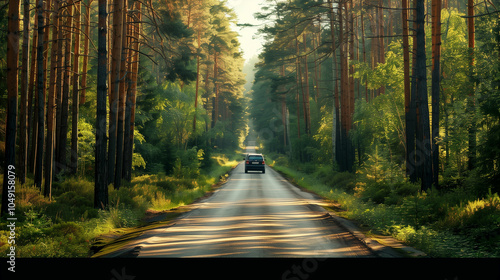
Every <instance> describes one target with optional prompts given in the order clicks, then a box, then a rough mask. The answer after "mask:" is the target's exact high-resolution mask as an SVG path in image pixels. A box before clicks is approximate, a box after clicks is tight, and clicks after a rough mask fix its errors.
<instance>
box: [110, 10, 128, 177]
mask: <svg viewBox="0 0 500 280" xmlns="http://www.w3.org/2000/svg"><path fill="white" fill-rule="evenodd" d="M123 4H124V3H123V1H115V4H114V10H113V30H114V34H113V50H112V54H111V59H112V61H111V91H110V94H109V107H110V109H109V110H110V112H109V146H108V170H107V171H108V182H109V183H112V182H114V176H115V164H116V142H117V126H118V102H119V99H118V94H119V88H120V66H121V65H120V64H121V53H122V36H123Z"/></svg>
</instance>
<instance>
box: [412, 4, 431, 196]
mask: <svg viewBox="0 0 500 280" xmlns="http://www.w3.org/2000/svg"><path fill="white" fill-rule="evenodd" d="M416 5H417V9H416V13H417V18H416V24H417V29H416V41H417V52H416V61H415V82H416V94H417V142H416V143H417V145H416V147H417V155H418V156H419V157H420V162H421V166H422V169H421V173H420V179H421V182H422V187H421V188H422V190H423V191H425V190H427V189H429V188H430V187H431V185H432V160H431V139H430V123H429V106H428V98H427V72H426V57H425V56H426V55H425V30H424V24H425V20H424V19H425V9H424V8H425V7H424V0H417V3H416ZM417 164H418V163H417Z"/></svg>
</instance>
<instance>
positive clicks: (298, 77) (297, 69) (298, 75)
mask: <svg viewBox="0 0 500 280" xmlns="http://www.w3.org/2000/svg"><path fill="white" fill-rule="evenodd" d="M294 32H295V33H294V34H295V48H296V49H297V56H296V58H295V72H296V88H297V94H296V95H297V97H296V99H297V136H298V138H299V139H300V95H299V90H300V91H302V87H301V86H300V84H301V81H302V77H301V76H302V75H301V74H302V73H301V70H300V59H299V38H298V37H297V27H294Z"/></svg>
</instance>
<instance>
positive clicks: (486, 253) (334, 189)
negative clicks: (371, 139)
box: [267, 155, 500, 258]
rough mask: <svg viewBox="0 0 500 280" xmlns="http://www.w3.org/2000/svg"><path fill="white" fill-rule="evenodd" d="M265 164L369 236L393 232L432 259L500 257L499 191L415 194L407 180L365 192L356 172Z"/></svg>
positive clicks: (274, 161) (280, 161) (271, 159)
mask: <svg viewBox="0 0 500 280" xmlns="http://www.w3.org/2000/svg"><path fill="white" fill-rule="evenodd" d="M267 162H268V164H269V165H271V166H273V168H274V169H275V170H277V171H279V172H280V173H282V174H283V175H284V176H285V177H287V179H288V180H290V181H291V182H293V183H294V184H296V185H298V186H299V187H302V188H304V189H307V190H309V191H312V192H314V193H316V194H318V195H320V196H321V197H323V198H325V199H326V200H327V201H330V202H331V207H330V209H329V210H331V211H334V212H336V213H337V214H338V215H339V216H341V217H344V218H346V219H350V220H353V221H355V222H356V223H357V224H358V225H359V226H360V227H361V228H362V229H363V230H364V231H365V232H364V233H365V234H366V235H367V236H372V235H373V236H380V235H385V236H392V237H394V238H396V239H397V240H399V241H401V242H403V243H404V244H405V245H408V246H411V247H414V248H416V249H419V250H421V251H423V252H425V253H426V254H427V255H428V256H430V257H439V258H462V257H474V258H475V257H480V258H498V257H500V198H499V196H498V194H497V193H493V194H492V193H491V191H490V193H489V194H487V195H486V196H485V197H482V198H475V199H472V198H471V196H470V195H467V194H466V193H464V192H463V189H460V188H459V189H456V190H453V191H447V192H444V191H441V192H439V191H437V190H434V189H432V190H431V191H429V192H427V193H419V192H418V191H416V192H415V190H416V189H418V188H419V187H418V186H415V185H412V184H409V183H403V184H401V185H399V186H396V185H393V186H391V188H390V191H387V192H384V190H385V187H386V186H384V185H382V184H376V185H375V186H374V187H373V188H374V189H375V190H372V191H371V192H366V189H367V188H368V187H367V183H366V181H363V180H362V179H360V178H359V177H360V176H358V175H357V174H351V173H339V172H334V171H332V167H331V166H328V165H327V166H315V168H304V165H301V166H295V165H293V164H291V163H289V162H288V160H287V159H286V158H284V157H282V156H278V155H267ZM362 188H365V189H363V190H364V193H363V192H361V191H359V190H360V189H362ZM381 193H382V194H381ZM368 196H370V197H368ZM378 196H383V197H384V198H385V199H384V200H380V199H378Z"/></svg>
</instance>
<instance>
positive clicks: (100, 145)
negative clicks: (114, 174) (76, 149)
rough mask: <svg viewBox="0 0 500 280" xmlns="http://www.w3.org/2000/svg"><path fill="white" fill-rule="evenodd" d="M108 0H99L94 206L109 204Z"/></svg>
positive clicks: (103, 207)
mask: <svg viewBox="0 0 500 280" xmlns="http://www.w3.org/2000/svg"><path fill="white" fill-rule="evenodd" d="M106 6H107V0H99V22H98V31H99V32H98V37H97V39H98V50H97V115H96V126H95V127H96V134H95V135H96V145H95V186H94V208H100V209H106V208H107V206H108V177H107V176H106V172H107V170H106V166H107V164H106V95H107V91H108V89H107V77H108V75H107V64H108V54H107V52H108V51H107V46H106V39H107V27H108V24H107V19H106V18H107V13H106V8H107V7H106Z"/></svg>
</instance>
